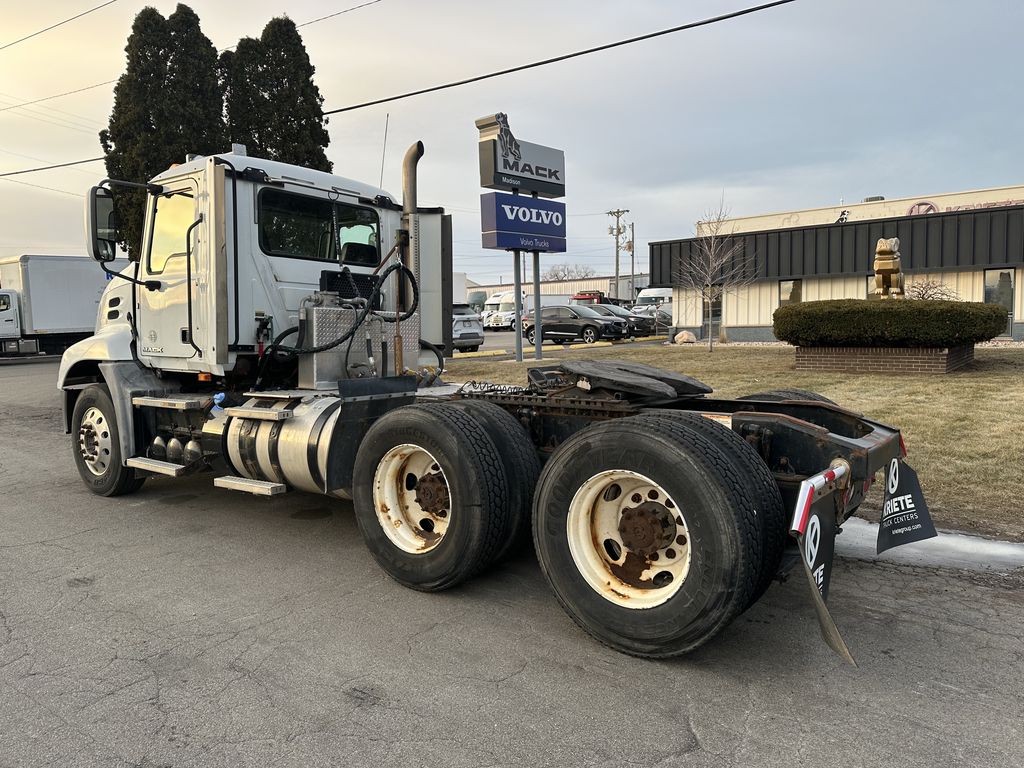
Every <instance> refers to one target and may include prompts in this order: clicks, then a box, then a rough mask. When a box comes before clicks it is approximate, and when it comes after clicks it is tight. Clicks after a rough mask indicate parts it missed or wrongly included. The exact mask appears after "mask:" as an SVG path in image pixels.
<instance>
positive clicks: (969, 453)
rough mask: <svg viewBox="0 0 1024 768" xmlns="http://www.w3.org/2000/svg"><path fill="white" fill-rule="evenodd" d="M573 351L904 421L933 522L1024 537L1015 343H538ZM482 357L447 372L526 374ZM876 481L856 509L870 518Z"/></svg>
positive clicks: (502, 379)
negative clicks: (881, 347)
mask: <svg viewBox="0 0 1024 768" xmlns="http://www.w3.org/2000/svg"><path fill="white" fill-rule="evenodd" d="M565 355H572V356H574V357H587V358H593V359H600V358H603V357H613V358H618V359H622V360H632V361H636V362H642V363H647V364H649V365H656V366H658V367H661V368H665V369H668V370H673V371H680V372H682V373H686V374H689V375H691V376H694V377H696V378H698V379H700V380H701V381H704V382H705V383H706V384H708V385H709V386H712V387H714V388H715V391H716V394H717V395H719V396H722V397H735V396H738V395H743V394H749V393H752V392H757V391H764V390H768V389H780V388H784V387H797V388H800V389H810V390H813V391H815V392H820V393H821V394H823V395H825V396H827V397H830V398H832V399H833V400H835V401H836V402H837V403H839V404H841V405H843V406H844V407H847V408H850V409H852V410H856V411H860V412H862V413H864V414H865V415H867V416H868V417H870V418H873V419H877V420H878V421H882V422H885V423H888V424H892V425H894V426H898V427H900V428H901V429H902V430H903V434H904V437H905V439H906V442H907V450H908V457H907V458H908V461H909V462H910V464H911V465H912V466H914V468H915V469H917V470H918V473H919V475H920V478H921V484H922V485H923V486H924V491H925V495H926V496H927V498H928V501H929V505H930V507H931V511H932V516H933V518H934V519H935V523H936V525H937V526H939V527H941V528H947V529H958V530H966V531H973V532H977V533H982V534H985V535H989V536H996V537H999V538H1008V539H1011V540H1015V541H1024V509H1022V500H1021V494H1022V492H1024V350H1022V349H1020V348H1019V347H1018V348H1012V347H1007V348H985V349H978V350H977V351H976V353H975V362H974V363H973V364H972V365H970V366H969V367H967V368H964V369H961V370H960V371H958V372H956V373H952V374H946V375H944V376H907V375H899V376H895V375H894V376H886V375H882V374H864V375H848V374H840V373H807V372H797V371H795V370H793V368H794V352H793V350H792V348H789V347H756V346H749V347H748V346H728V345H726V346H722V347H716V349H715V350H714V352H712V353H710V354H709V353H708V351H707V348H706V347H700V346H662V345H619V346H614V347H603V348H595V349H589V350H582V351H562V350H560V349H558V348H555V347H552V348H550V349H548V348H545V358H546V359H547V360H549V361H551V360H555V359H557V358H558V357H562V356H565ZM536 364H537V361H532V360H531V361H528V362H525V363H514V362H507V361H501V362H496V361H494V360H487V359H484V358H477V359H467V360H462V361H460V360H459V359H458V358H456V359H455V360H454V361H451V362H450V365H449V371H450V372H449V374H448V376H447V379H448V380H449V381H466V380H469V379H477V380H481V381H492V382H498V383H509V384H525V383H526V373H525V370H526V368H528V367H530V366H532V365H536ZM880 503H881V488H880V484H876V486H875V489H874V490H873V491H872V495H871V496H869V499H868V503H866V504H865V505H864V507H862V510H864V513H865V516H866V517H869V516H870V515H871V514H872V513H873V514H874V516H875V520H876V521H877V514H878V505H879V504H880Z"/></svg>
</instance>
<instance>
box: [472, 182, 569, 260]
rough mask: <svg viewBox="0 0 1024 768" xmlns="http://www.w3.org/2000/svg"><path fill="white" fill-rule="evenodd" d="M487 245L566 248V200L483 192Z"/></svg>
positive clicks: (481, 200)
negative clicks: (562, 201) (564, 201)
mask: <svg viewBox="0 0 1024 768" xmlns="http://www.w3.org/2000/svg"><path fill="white" fill-rule="evenodd" d="M480 221H481V224H482V230H483V246H484V248H497V249H499V250H505V251H512V250H518V251H547V252H564V251H565V203H558V202H555V201H554V200H540V199H538V198H532V197H524V196H523V195H507V194H505V193H503V192H488V193H486V194H483V195H480Z"/></svg>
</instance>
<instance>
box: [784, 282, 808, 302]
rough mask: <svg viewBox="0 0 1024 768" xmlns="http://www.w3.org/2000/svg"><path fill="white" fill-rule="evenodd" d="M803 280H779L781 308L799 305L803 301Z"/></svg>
mask: <svg viewBox="0 0 1024 768" xmlns="http://www.w3.org/2000/svg"><path fill="white" fill-rule="evenodd" d="M802 293H803V280H779V306H780V307H785V306H788V305H789V304H799V303H800V302H801V301H803V296H802Z"/></svg>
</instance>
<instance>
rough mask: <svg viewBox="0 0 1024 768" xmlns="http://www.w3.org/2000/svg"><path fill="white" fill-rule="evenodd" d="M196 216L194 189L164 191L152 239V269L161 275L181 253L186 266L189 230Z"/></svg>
mask: <svg viewBox="0 0 1024 768" xmlns="http://www.w3.org/2000/svg"><path fill="white" fill-rule="evenodd" d="M195 220H196V206H195V200H194V199H193V196H192V194H191V191H182V192H178V193H176V194H170V195H160V196H159V197H157V198H156V213H155V214H154V217H153V228H152V232H151V234H150V240H149V265H148V266H149V273H150V274H151V275H159V274H160V273H161V272H163V271H164V270H165V269H167V264H168V262H169V261H170V260H171V259H174V258H177V257H181V260H182V261H181V267H182V269H184V266H185V262H184V259H185V253H186V248H187V246H186V244H185V233H186V232H188V228H189V227H191V226H192V225H193V224H194V223H195Z"/></svg>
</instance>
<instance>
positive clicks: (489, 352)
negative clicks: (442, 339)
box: [448, 349, 509, 361]
mask: <svg viewBox="0 0 1024 768" xmlns="http://www.w3.org/2000/svg"><path fill="white" fill-rule="evenodd" d="M507 354H509V353H508V351H506V350H504V349H481V350H478V351H477V352H459V353H458V354H455V355H453V356H452V357H449V358H448V360H449V361H452V360H462V359H463V358H467V357H497V356H498V355H507Z"/></svg>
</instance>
